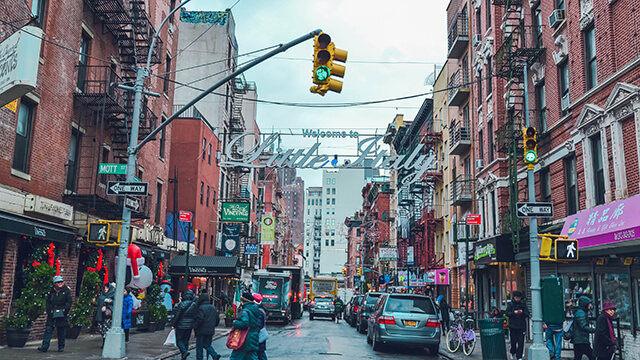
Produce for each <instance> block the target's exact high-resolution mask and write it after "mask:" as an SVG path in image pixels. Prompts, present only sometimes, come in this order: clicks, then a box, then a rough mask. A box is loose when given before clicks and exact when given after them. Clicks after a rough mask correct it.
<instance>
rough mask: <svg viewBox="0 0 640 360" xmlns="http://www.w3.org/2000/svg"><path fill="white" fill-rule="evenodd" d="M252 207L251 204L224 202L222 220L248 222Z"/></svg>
mask: <svg viewBox="0 0 640 360" xmlns="http://www.w3.org/2000/svg"><path fill="white" fill-rule="evenodd" d="M250 206H251V205H250V204H249V203H235V202H223V203H222V217H221V219H220V220H221V221H231V222H248V221H249V207H250Z"/></svg>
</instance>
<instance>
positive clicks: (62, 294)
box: [38, 275, 72, 352]
mask: <svg viewBox="0 0 640 360" xmlns="http://www.w3.org/2000/svg"><path fill="white" fill-rule="evenodd" d="M71 304H72V299H71V290H69V288H68V287H67V285H65V284H64V280H63V279H62V276H60V275H57V276H54V277H53V286H52V287H51V290H49V292H48V293H47V299H46V311H47V312H46V313H47V323H46V328H45V331H44V336H43V337H42V345H41V346H40V347H39V348H38V350H40V351H42V352H47V350H49V343H50V342H51V336H52V335H53V328H54V327H56V329H57V332H58V352H62V351H64V340H65V336H66V332H67V326H69V323H68V322H67V314H69V310H70V309H71Z"/></svg>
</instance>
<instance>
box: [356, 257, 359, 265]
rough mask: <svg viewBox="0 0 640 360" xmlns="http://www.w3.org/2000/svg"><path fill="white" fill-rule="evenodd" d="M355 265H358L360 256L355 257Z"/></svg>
mask: <svg viewBox="0 0 640 360" xmlns="http://www.w3.org/2000/svg"><path fill="white" fill-rule="evenodd" d="M356 265H360V256H358V257H356Z"/></svg>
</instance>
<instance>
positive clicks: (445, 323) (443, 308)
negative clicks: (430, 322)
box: [440, 296, 451, 336]
mask: <svg viewBox="0 0 640 360" xmlns="http://www.w3.org/2000/svg"><path fill="white" fill-rule="evenodd" d="M440 316H442V335H444V336H446V334H447V332H449V329H450V328H451V319H450V318H449V304H447V300H446V299H445V298H444V296H443V297H442V299H440Z"/></svg>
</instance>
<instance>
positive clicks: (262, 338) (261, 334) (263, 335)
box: [258, 327, 269, 343]
mask: <svg viewBox="0 0 640 360" xmlns="http://www.w3.org/2000/svg"><path fill="white" fill-rule="evenodd" d="M267 339H269V332H268V331H267V328H266V327H263V328H262V329H260V332H259V333H258V342H259V343H263V342H265V341H267Z"/></svg>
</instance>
